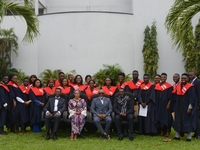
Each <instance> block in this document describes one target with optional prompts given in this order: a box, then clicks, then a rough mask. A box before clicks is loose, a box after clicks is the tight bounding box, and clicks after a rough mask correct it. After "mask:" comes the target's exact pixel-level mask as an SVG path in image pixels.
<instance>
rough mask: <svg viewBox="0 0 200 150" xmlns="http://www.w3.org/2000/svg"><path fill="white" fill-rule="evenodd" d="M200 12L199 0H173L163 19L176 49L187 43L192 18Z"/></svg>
mask: <svg viewBox="0 0 200 150" xmlns="http://www.w3.org/2000/svg"><path fill="white" fill-rule="evenodd" d="M199 12H200V1H199V0H187V1H186V0H175V2H174V4H173V6H172V7H171V9H170V10H169V13H168V15H167V17H166V20H165V26H166V28H167V31H168V33H170V36H171V39H172V42H173V45H174V46H177V49H179V50H181V51H182V50H183V49H184V47H185V45H184V44H185V43H187V41H186V39H187V33H188V32H190V25H191V20H192V18H193V17H194V16H195V15H196V14H197V13H199Z"/></svg>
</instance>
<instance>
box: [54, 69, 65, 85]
mask: <svg viewBox="0 0 200 150" xmlns="http://www.w3.org/2000/svg"><path fill="white" fill-rule="evenodd" d="M63 78H65V74H64V72H59V73H58V79H57V80H56V81H55V87H59V86H60V85H61V83H62V79H63Z"/></svg>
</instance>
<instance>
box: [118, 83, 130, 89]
mask: <svg viewBox="0 0 200 150" xmlns="http://www.w3.org/2000/svg"><path fill="white" fill-rule="evenodd" d="M127 85H128V84H127V82H124V83H122V84H121V85H120V83H118V84H117V89H118V90H119V89H124V88H125V87H126V86H127Z"/></svg>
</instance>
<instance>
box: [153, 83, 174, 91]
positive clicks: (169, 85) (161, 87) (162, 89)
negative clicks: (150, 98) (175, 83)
mask: <svg viewBox="0 0 200 150" xmlns="http://www.w3.org/2000/svg"><path fill="white" fill-rule="evenodd" d="M170 87H172V85H171V84H169V83H168V82H165V83H164V84H162V85H160V84H159V83H158V84H156V86H155V90H157V91H165V90H167V89H168V88H170Z"/></svg>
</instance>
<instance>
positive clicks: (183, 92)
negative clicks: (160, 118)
mask: <svg viewBox="0 0 200 150" xmlns="http://www.w3.org/2000/svg"><path fill="white" fill-rule="evenodd" d="M192 86H193V85H192V84H190V83H187V84H186V85H185V86H183V87H182V88H181V83H180V84H178V86H177V92H176V94H177V95H184V94H185V93H186V92H187V90H188V89H189V88H190V87H192Z"/></svg>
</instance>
